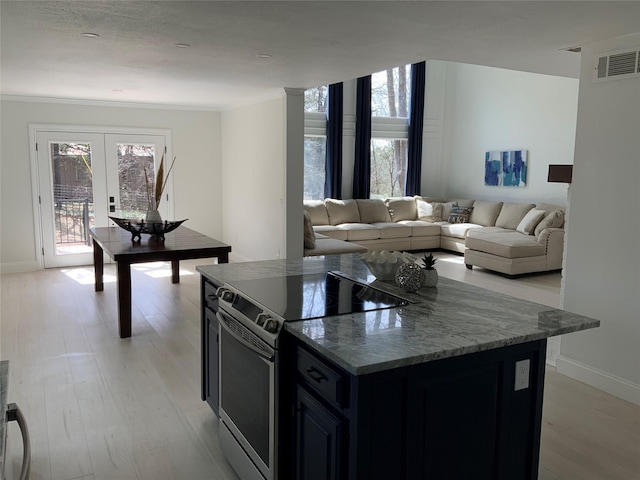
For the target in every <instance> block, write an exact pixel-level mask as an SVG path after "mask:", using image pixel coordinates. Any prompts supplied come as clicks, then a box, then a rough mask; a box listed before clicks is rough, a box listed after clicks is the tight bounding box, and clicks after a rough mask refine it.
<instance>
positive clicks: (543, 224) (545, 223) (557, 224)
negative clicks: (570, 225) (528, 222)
mask: <svg viewBox="0 0 640 480" xmlns="http://www.w3.org/2000/svg"><path fill="white" fill-rule="evenodd" d="M562 225H564V213H562V210H554V211H553V212H551V213H550V214H549V215H547V216H546V217H544V218H543V219H542V220H541V221H540V223H539V224H538V225H537V226H536V229H535V230H534V231H533V234H534V235H535V236H536V237H538V236H540V233H542V231H543V230H544V229H545V228H561V227H562Z"/></svg>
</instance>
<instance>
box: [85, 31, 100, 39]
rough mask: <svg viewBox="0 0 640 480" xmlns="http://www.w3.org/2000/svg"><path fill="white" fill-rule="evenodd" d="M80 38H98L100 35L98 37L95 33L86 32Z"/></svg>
mask: <svg viewBox="0 0 640 480" xmlns="http://www.w3.org/2000/svg"><path fill="white" fill-rule="evenodd" d="M82 36H83V37H87V38H98V37H99V36H100V35H98V34H97V33H91V32H86V33H83V34H82Z"/></svg>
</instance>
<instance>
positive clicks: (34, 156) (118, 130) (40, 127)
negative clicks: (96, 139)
mask: <svg viewBox="0 0 640 480" xmlns="http://www.w3.org/2000/svg"><path fill="white" fill-rule="evenodd" d="M38 132H60V133H66V134H68V133H80V134H82V133H88V134H103V135H106V134H116V135H117V134H124V135H160V136H164V137H165V139H166V142H165V147H166V149H167V153H166V158H168V159H173V144H172V139H171V130H169V129H161V128H135V127H110V126H99V125H57V124H44V123H30V124H29V159H30V166H31V195H32V202H31V203H32V208H33V223H34V225H33V228H34V232H35V239H34V244H35V257H36V261H37V264H38V266H39V268H40V269H44V253H43V252H44V243H43V242H44V240H43V232H42V220H41V211H40V181H41V180H40V178H39V175H38V152H37V150H36V135H37V133H38ZM165 164H166V162H165ZM43 180H44V179H43ZM167 188H168V189H169V192H171V193H173V192H172V189H173V188H172V185H167ZM170 205H171V210H170V214H172V213H173V212H172V209H173V208H172V207H173V201H171V202H170Z"/></svg>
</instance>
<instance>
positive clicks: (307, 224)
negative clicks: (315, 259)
mask: <svg viewBox="0 0 640 480" xmlns="http://www.w3.org/2000/svg"><path fill="white" fill-rule="evenodd" d="M303 228H304V248H315V246H316V232H314V231H313V224H312V223H311V217H310V216H309V212H307V211H306V210H305V211H304V221H303Z"/></svg>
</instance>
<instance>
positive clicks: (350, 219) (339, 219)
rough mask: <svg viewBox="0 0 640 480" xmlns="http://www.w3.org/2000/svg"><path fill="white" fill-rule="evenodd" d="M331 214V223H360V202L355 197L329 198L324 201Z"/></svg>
mask: <svg viewBox="0 0 640 480" xmlns="http://www.w3.org/2000/svg"><path fill="white" fill-rule="evenodd" d="M324 204H325V205H326V206H327V213H328V214H329V223H330V224H331V225H340V224H341V223H358V222H360V213H359V211H358V204H357V203H356V201H355V200H353V199H351V198H350V199H347V200H336V199H333V198H327V199H325V201H324Z"/></svg>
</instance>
